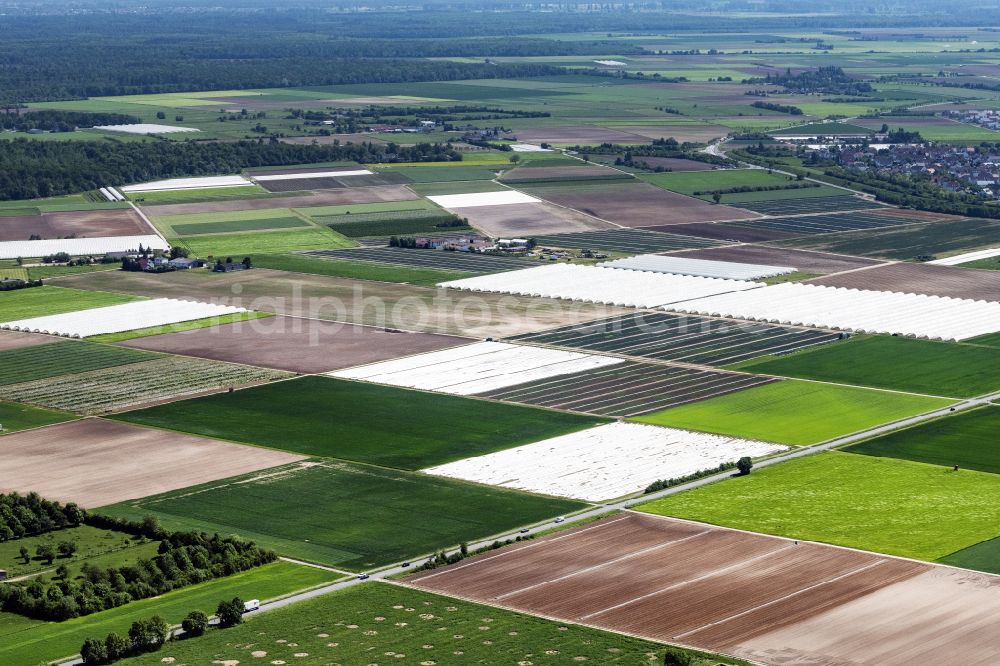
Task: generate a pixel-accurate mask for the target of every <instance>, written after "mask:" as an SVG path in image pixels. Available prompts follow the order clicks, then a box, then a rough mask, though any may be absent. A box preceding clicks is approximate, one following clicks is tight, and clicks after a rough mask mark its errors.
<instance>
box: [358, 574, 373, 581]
mask: <svg viewBox="0 0 1000 666" xmlns="http://www.w3.org/2000/svg"><path fill="white" fill-rule="evenodd" d="M369 578H371V576H369V575H368V574H361V575H359V576H358V580H368V579H369Z"/></svg>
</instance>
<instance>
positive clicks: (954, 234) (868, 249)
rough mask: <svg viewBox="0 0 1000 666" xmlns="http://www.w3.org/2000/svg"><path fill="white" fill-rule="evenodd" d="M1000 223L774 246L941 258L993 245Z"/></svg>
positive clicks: (973, 221)
mask: <svg viewBox="0 0 1000 666" xmlns="http://www.w3.org/2000/svg"><path fill="white" fill-rule="evenodd" d="M998 232H1000V220H990V219H985V218H968V219H963V220H956V221H943V222H930V223H926V224H906V225H902V226H898V227H894V228H890V229H881V230H877V231H870V232H848V233H842V234H836V235H830V236H827V235H823V234H820V235H815V236H807V237H803V238H795V239H790V240H786V241H778V242H777V243H775V244H776V245H779V246H784V247H794V248H798V249H802V250H819V251H820V252H835V253H837V254H849V255H854V256H862V257H877V258H883V259H897V260H901V261H906V260H912V259H916V258H917V257H933V256H945V255H948V254H957V253H959V252H964V251H967V250H978V249H982V248H987V247H993V246H995V245H996V238H997V233H998Z"/></svg>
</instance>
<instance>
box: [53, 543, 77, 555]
mask: <svg viewBox="0 0 1000 666" xmlns="http://www.w3.org/2000/svg"><path fill="white" fill-rule="evenodd" d="M57 548H58V549H59V555H60V556H62V557H73V555H75V554H76V542H75V541H60V542H59V545H58V546H57Z"/></svg>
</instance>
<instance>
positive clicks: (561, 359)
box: [328, 342, 624, 395]
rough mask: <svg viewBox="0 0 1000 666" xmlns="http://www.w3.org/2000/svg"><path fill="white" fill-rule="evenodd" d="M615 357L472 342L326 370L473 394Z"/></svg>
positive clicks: (565, 372)
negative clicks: (342, 368) (353, 366)
mask: <svg viewBox="0 0 1000 666" xmlns="http://www.w3.org/2000/svg"><path fill="white" fill-rule="evenodd" d="M618 363H624V361H623V360H622V359H619V358H613V357H610V356H598V355H596V354H581V353H578V352H568V351H561V350H557V349H543V348H541V347H527V346H522V345H509V344H504V343H502V342H478V343H475V344H471V345H467V346H464V347H456V348H453V349H444V350H441V351H435V352H430V353H428V354H418V355H417V356H408V357H406V358H400V359H394V360H391V361H383V362H381V363H372V364H371V365H364V366H361V367H357V368H351V369H348V370H337V371H335V372H331V373H328V374H330V375H331V376H332V377H341V378H344V379H364V380H366V381H370V382H376V383H379V384H389V385H391V386H404V387H407V388H416V389H425V390H428V391H440V392H442V393H452V394H455V395H474V394H476V393H484V392H486V391H492V390H495V389H501V388H505V387H508V386H516V385H518V384H523V383H525V382H530V381H534V380H536V379H545V378H547V377H557V376H559V375H568V374H572V373H575V372H582V371H584V370H591V369H593V368H600V367H604V366H607V365H616V364H618Z"/></svg>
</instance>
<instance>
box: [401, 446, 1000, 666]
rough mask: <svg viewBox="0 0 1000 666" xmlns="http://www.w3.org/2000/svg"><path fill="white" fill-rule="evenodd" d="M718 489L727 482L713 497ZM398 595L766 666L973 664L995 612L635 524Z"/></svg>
mask: <svg viewBox="0 0 1000 666" xmlns="http://www.w3.org/2000/svg"><path fill="white" fill-rule="evenodd" d="M839 455H847V454H839ZM810 460H811V459H810ZM755 474H756V473H755ZM750 478H753V475H751V477H750ZM746 480H748V479H741V480H740V481H746ZM730 483H737V481H727V482H724V483H722V484H716V485H715V486H711V488H716V487H719V486H723V485H728V484H730ZM696 492H699V491H696ZM702 492H703V491H702ZM806 492H808V491H806ZM688 495H690V493H689V494H688ZM688 495H684V496H685V497H686V496H688ZM797 503H798V502H797V498H793V499H791V500H789V501H788V502H787V504H783V506H791V507H794V506H796V505H797ZM745 506H747V507H751V506H752V507H763V506H764V505H762V504H759V503H758V502H757V501H756V500H753V501H751V502H747V503H746V505H745ZM767 510H768V511H770V510H771V507H769V506H768V507H767ZM720 571H724V572H725V574H726V575H724V576H720V575H718V572H720ZM407 583H408V584H409V585H412V586H414V587H417V588H418V589H422V590H429V591H434V592H438V593H442V594H460V595H462V596H463V597H465V598H472V599H476V600H482V601H484V602H489V603H490V604H499V605H500V606H502V607H505V608H509V609H512V610H518V611H522V612H529V613H534V614H540V615H544V616H545V617H550V618H557V619H561V620H564V621H568V622H584V623H586V624H588V625H590V626H597V627H601V628H605V629H610V630H613V631H619V632H623V633H627V634H629V635H633V636H636V635H637V636H645V637H648V638H650V639H654V640H661V641H666V642H671V641H676V642H681V643H683V644H685V645H691V646H695V647H698V648H701V649H707V650H719V651H722V652H725V653H727V654H735V655H738V656H742V657H745V658H748V659H754V660H756V661H765V662H772V663H773V662H774V661H775V660H774V657H773V655H774V654H776V653H778V654H781V653H783V652H785V651H786V650H788V646H789V645H790V644H791V645H794V646H795V647H794V650H795V652H794V654H795V655H796V656H797V657H798V658H800V659H809V660H815V661H817V662H818V661H821V660H825V659H828V658H829V655H830V654H831V653H833V654H836V655H837V657H836V658H837V659H838V660H839V661H840V662H842V663H851V662H854V663H859V662H860V663H864V662H865V661H867V660H871V662H872V663H880V664H892V665H893V666H901V665H903V664H905V663H907V662H906V658H905V657H904V658H902V659H901V658H900V655H899V652H898V649H897V648H896V646H898V645H907V644H914V645H919V646H920V647H921V651H922V652H924V653H927V652H928V651H931V652H934V653H936V654H940V655H941V658H942V659H948V658H956V655H962V656H959V657H957V658H959V659H962V660H965V658H967V659H968V660H969V661H975V660H976V659H980V658H985V657H986V655H988V654H989V652H990V645H991V640H990V639H988V638H984V636H983V635H982V634H981V633H980V632H982V631H984V630H985V627H987V626H989V625H990V621H989V620H988V619H986V618H985V617H983V616H982V609H983V608H995V607H997V605H998V603H1000V595H998V594H997V590H996V587H995V586H993V585H990V584H989V582H988V579H987V577H986V576H983V575H980V574H973V573H971V572H957V571H952V570H945V569H942V568H940V567H934V566H932V565H929V564H921V563H918V562H907V561H904V560H897V559H893V558H886V557H882V556H878V555H874V554H871V553H861V552H857V551H850V550H845V549H839V548H830V547H829V546H824V545H820V544H814V543H801V542H792V541H791V540H787V539H780V538H774V537H766V536H762V535H759V534H751V533H747V532H741V531H735V530H729V529H722V528H718V527H713V526H710V525H705V524H699V523H690V522H686V521H679V520H672V519H666V518H660V517H653V516H649V515H646V516H644V515H642V514H636V513H629V514H624V515H619V516H613V517H610V518H606V519H604V520H601V521H599V522H597V523H591V524H589V525H586V526H583V527H579V528H576V529H573V530H570V531H568V532H563V533H559V534H554V535H551V536H549V537H546V538H543V539H541V540H540V541H536V542H533V543H530V544H522V545H520V546H514V547H512V548H511V549H508V550H506V551H505V552H504V553H502V554H499V555H495V556H489V555H487V556H484V557H480V558H477V559H476V560H473V561H472V562H470V563H463V564H462V565H460V566H457V567H449V568H445V569H438V570H435V571H431V572H426V573H419V574H416V575H414V576H412V577H410V578H409V579H407ZM972 587H975V589H976V590H977V591H976V592H973V591H972V589H971V588H972ZM970 594H971V595H974V596H975V602H976V604H977V607H976V608H975V609H973V608H968V607H967V606H968V603H969V595H970ZM903 608H905V609H906V610H907V611H912V610H914V609H916V608H919V612H917V613H914V612H904V611H903V610H902V609H903ZM886 617H891V618H892V621H891V622H885V621H884V620H885V618H886ZM928 618H930V621H929V622H928V621H927V620H928ZM831 626H834V627H837V628H838V631H835V632H833V633H832V634H831V632H830V627H831ZM839 628H843V629H842V631H847V632H849V633H850V635H851V637H852V640H850V641H844V640H843V633H842V632H841V630H840V629H839Z"/></svg>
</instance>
